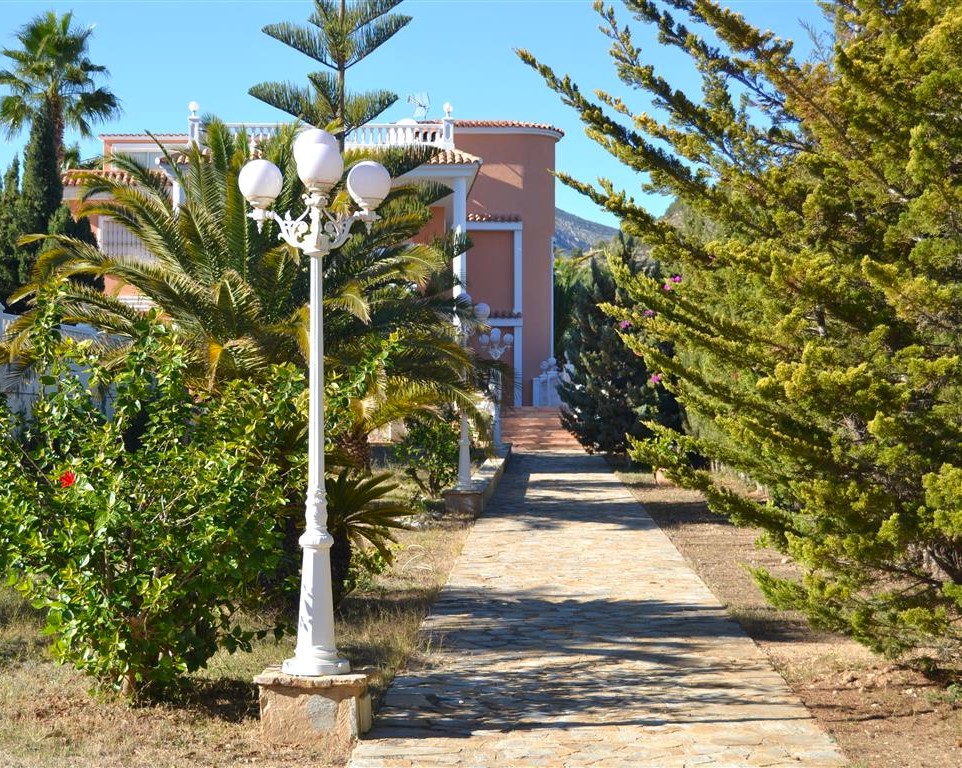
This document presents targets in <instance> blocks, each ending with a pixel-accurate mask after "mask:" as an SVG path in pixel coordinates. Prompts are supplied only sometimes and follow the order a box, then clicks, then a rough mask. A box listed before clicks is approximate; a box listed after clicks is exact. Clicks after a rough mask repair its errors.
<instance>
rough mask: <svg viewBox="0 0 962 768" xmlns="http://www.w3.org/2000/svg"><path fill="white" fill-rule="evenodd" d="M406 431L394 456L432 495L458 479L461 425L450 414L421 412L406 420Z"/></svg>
mask: <svg viewBox="0 0 962 768" xmlns="http://www.w3.org/2000/svg"><path fill="white" fill-rule="evenodd" d="M404 425H405V427H407V434H406V435H405V436H404V439H403V440H401V441H400V442H399V443H398V444H397V445H395V446H394V457H395V459H397V461H398V462H399V463H401V464H403V465H404V468H405V469H404V471H405V472H406V473H407V474H408V475H409V476H410V477H411V479H412V480H414V482H415V483H416V484H417V486H418V488H420V489H421V491H422V492H423V493H425V494H426V495H427V496H428V497H429V498H432V499H436V498H438V496H440V495H441V491H443V490H444V489H445V488H450V487H451V486H452V485H454V482H455V480H457V478H458V439H459V436H460V433H459V431H458V424H457V422H456V421H455V419H454V418H453V417H452V416H450V414H448V415H446V416H440V417H431V416H427V415H419V416H417V417H414V418H409V419H405V420H404Z"/></svg>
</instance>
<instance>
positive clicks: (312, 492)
mask: <svg viewBox="0 0 962 768" xmlns="http://www.w3.org/2000/svg"><path fill="white" fill-rule="evenodd" d="M305 253H306V254H307V256H308V257H309V258H310V260H311V292H310V338H309V348H310V377H309V384H308V387H309V390H308V394H309V398H310V399H309V406H308V427H307V435H308V436H307V467H308V469H307V505H306V506H307V509H306V525H305V527H304V534H303V535H302V536H301V538H300V539H299V541H298V543H299V544H300V545H301V549H302V550H303V552H304V555H303V565H302V568H303V570H302V572H301V602H300V609H299V611H298V617H297V646H296V647H295V649H294V657H293V658H291V659H287V660H286V661H285V662H284V664H283V665H282V669H283V671H284V672H285V673H287V674H289V675H301V676H304V677H318V676H320V675H343V674H346V673H347V672H350V671H351V665H350V663H349V662H348V661H347V659H342V658H341V657H340V656H338V653H337V647H336V646H335V644H334V597H333V594H332V592H333V590H332V585H331V546H332V545H333V544H334V537H333V536H331V534H330V533H329V532H328V530H327V498H326V494H325V491H324V319H323V296H324V290H323V288H324V286H323V279H324V278H323V274H322V271H323V270H322V266H321V254H320V253H316V252H305Z"/></svg>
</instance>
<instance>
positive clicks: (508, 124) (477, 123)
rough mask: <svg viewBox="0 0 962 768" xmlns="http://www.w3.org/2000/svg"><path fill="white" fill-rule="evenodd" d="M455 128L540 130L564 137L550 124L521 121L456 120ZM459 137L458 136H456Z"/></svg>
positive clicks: (560, 131)
mask: <svg viewBox="0 0 962 768" xmlns="http://www.w3.org/2000/svg"><path fill="white" fill-rule="evenodd" d="M454 127H455V128H540V129H541V130H543V131H554V132H555V133H557V134H559V135H561V136H564V135H565V133H564V131H562V130H561V129H560V128H555V127H554V126H553V125H550V124H549V123H526V122H522V121H519V120H455V121H454ZM455 136H457V134H455Z"/></svg>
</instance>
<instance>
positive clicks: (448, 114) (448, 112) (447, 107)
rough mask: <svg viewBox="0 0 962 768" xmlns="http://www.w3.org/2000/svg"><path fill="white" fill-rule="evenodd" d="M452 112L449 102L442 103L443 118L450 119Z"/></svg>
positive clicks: (452, 108)
mask: <svg viewBox="0 0 962 768" xmlns="http://www.w3.org/2000/svg"><path fill="white" fill-rule="evenodd" d="M452 112H454V107H452V106H451V102H450V101H446V102H444V116H445V117H451V113H452Z"/></svg>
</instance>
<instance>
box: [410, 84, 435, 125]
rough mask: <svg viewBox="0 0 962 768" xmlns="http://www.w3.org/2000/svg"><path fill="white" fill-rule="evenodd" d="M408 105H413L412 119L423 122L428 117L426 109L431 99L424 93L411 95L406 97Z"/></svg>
mask: <svg viewBox="0 0 962 768" xmlns="http://www.w3.org/2000/svg"><path fill="white" fill-rule="evenodd" d="M408 104H413V105H414V118H415V119H416V120H423V119H424V118H425V117H427V116H428V108H429V107H430V106H431V97H430V96H428V95H427V93H425V92H424V91H421V92H420V93H412V94H411V95H410V96H408Z"/></svg>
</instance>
